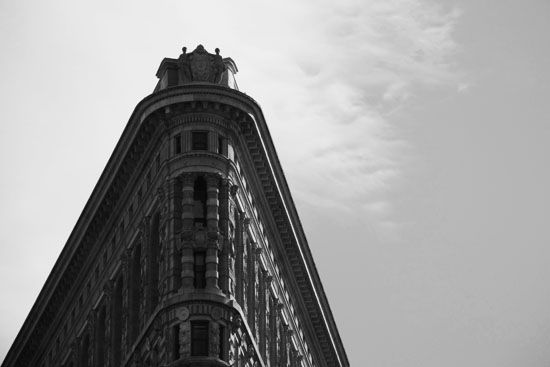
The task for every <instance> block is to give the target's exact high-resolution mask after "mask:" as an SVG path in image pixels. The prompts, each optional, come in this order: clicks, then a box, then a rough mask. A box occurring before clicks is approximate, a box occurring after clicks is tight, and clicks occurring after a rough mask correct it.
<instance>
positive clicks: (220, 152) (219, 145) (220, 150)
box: [218, 136, 223, 154]
mask: <svg viewBox="0 0 550 367" xmlns="http://www.w3.org/2000/svg"><path fill="white" fill-rule="evenodd" d="M218 154H223V137H221V136H220V137H218Z"/></svg>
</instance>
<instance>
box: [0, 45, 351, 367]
mask: <svg viewBox="0 0 550 367" xmlns="http://www.w3.org/2000/svg"><path fill="white" fill-rule="evenodd" d="M236 72H237V67H236V65H235V63H234V62H233V60H231V59H230V58H222V57H221V56H220V55H219V50H218V49H216V52H215V54H211V53H208V52H207V51H206V50H205V49H204V48H203V47H202V46H200V45H199V46H198V47H197V48H196V49H195V50H194V51H193V52H190V53H188V52H187V50H186V49H185V48H184V49H183V53H182V54H181V55H180V57H179V58H178V59H170V58H165V59H164V60H163V61H162V63H161V65H160V67H159V69H158V72H157V77H158V78H159V81H158V84H157V86H156V88H155V90H154V92H153V93H152V94H151V95H149V96H147V97H146V98H144V99H143V100H142V101H141V102H140V103H139V104H138V105H137V107H136V108H135V110H134V112H133V113H132V116H131V117H130V120H129V122H128V124H127V126H126V128H125V130H124V132H123V134H122V137H121V139H120V141H119V142H118V144H117V146H116V148H115V150H114V152H113V155H112V156H111V158H110V160H109V162H108V163H107V167H106V168H105V170H104V172H103V173H102V175H101V177H100V179H99V182H98V184H97V185H96V187H95V188H94V190H93V192H92V195H91V197H90V199H89V200H88V203H87V204H86V206H85V208H84V210H83V212H82V215H81V216H80V218H79V219H78V222H77V224H76V226H75V228H74V230H73V232H72V233H71V236H70V238H69V240H68V241H67V244H66V245H65V247H64V249H63V250H62V252H61V255H60V257H59V259H58V260H57V262H56V264H55V266H54V268H53V270H52V272H51V274H50V276H49V278H48V279H47V281H46V284H45V286H44V287H43V289H42V291H41V293H40V294H39V297H38V299H37V301H36V302H35V304H34V306H33V308H32V310H31V312H30V314H29V316H28V317H27V319H26V321H25V323H24V325H23V327H22V329H21V330H20V332H19V334H18V336H17V338H16V340H15V342H14V343H13V345H12V347H11V349H10V350H9V352H8V354H7V356H6V358H5V360H4V362H3V364H2V366H3V367H12V366H14V367H15V366H37V367H53V366H61V367H101V366H109V367H119V366H132V367H134V366H143V367H159V366H167V367H168V366H169V367H179V366H220V367H221V366H235V367H245V366H247V367H252V366H255V367H260V366H261V367H268V366H269V367H275V366H281V367H283V366H284V367H313V366H315V367H322V366H327V367H332V366H349V362H348V360H347V357H346V354H345V351H344V348H343V345H342V342H341V340H340V337H339V335H338V331H337V328H336V324H335V322H334V320H333V317H332V314H331V311H330V308H329V305H328V303H327V300H326V297H325V294H324V291H323V288H322V285H321V282H320V279H319V276H318V274H317V271H316V269H315V264H314V262H313V259H312V256H311V253H310V250H309V247H308V245H307V241H306V239H305V236H304V232H303V229H302V227H301V224H300V221H299V218H298V215H297V213H296V209H295V207H294V204H293V201H292V198H291V196H290V192H289V188H288V186H287V183H286V180H285V178H284V175H283V172H282V169H281V166H280V163H279V160H278V158H277V155H276V153H275V149H274V146H273V142H272V140H271V137H270V135H269V131H268V129H267V125H266V122H265V119H264V116H263V114H262V111H261V109H260V107H259V106H258V104H257V103H256V102H255V101H254V100H253V99H252V98H250V97H249V96H247V95H246V94H244V93H241V92H239V91H238V88H237V84H236V82H235V77H234V76H235V73H236Z"/></svg>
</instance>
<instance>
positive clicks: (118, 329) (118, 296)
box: [112, 275, 123, 366]
mask: <svg viewBox="0 0 550 367" xmlns="http://www.w3.org/2000/svg"><path fill="white" fill-rule="evenodd" d="M122 288H123V287H122V276H120V275H119V276H118V280H117V282H116V285H115V292H114V297H113V316H112V317H113V334H112V335H113V352H112V353H113V361H114V365H115V366H119V365H120V360H121V343H122Z"/></svg>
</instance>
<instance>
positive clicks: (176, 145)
mask: <svg viewBox="0 0 550 367" xmlns="http://www.w3.org/2000/svg"><path fill="white" fill-rule="evenodd" d="M174 152H175V153H176V154H180V153H181V135H180V134H177V135H176V136H174Z"/></svg>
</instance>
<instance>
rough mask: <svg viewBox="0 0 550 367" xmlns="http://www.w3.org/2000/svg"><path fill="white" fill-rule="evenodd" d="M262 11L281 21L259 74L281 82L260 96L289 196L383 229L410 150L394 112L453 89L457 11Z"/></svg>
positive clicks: (397, 6) (411, 6) (380, 6)
mask: <svg viewBox="0 0 550 367" xmlns="http://www.w3.org/2000/svg"><path fill="white" fill-rule="evenodd" d="M268 11H273V12H274V13H275V14H272V15H274V18H276V19H277V20H278V21H280V24H279V29H278V32H275V33H269V34H268V37H267V38H265V41H266V42H269V43H270V45H271V47H273V48H275V49H276V51H277V52H273V53H272V54H270V55H269V59H270V63H269V65H266V67H265V69H266V70H269V71H266V70H263V71H262V72H270V73H272V74H275V78H276V80H277V82H275V83H273V82H270V83H269V85H266V86H264V87H263V88H260V89H261V91H260V93H259V94H260V95H266V94H267V95H269V100H270V101H271V103H270V104H269V105H267V106H264V107H265V108H266V109H267V110H268V111H267V115H268V116H269V124H270V127H271V130H272V131H273V134H274V136H275V138H276V140H277V141H276V144H278V146H280V147H281V148H280V149H279V153H280V155H281V158H282V160H283V166H284V167H285V170H286V171H287V173H288V177H289V179H290V180H291V186H292V187H293V191H294V192H295V196H296V197H297V199H298V200H301V201H303V202H306V203H307V204H309V205H313V206H323V207H331V208H334V209H335V210H342V211H346V210H349V209H350V208H354V209H353V210H358V209H359V210H362V211H364V212H365V213H366V214H368V215H371V216H373V217H374V219H376V218H378V220H379V221H380V223H382V221H385V223H387V220H388V218H387V216H388V215H389V214H390V213H391V205H389V203H388V200H387V196H386V195H387V194H388V192H389V190H390V189H391V188H392V186H393V185H394V184H395V183H396V180H398V179H399V177H400V175H401V168H402V164H403V160H404V159H405V157H406V155H407V154H408V152H409V151H410V148H411V147H410V146H409V145H408V143H407V141H404V140H401V139H400V138H399V137H398V134H397V128H396V126H393V125H392V123H391V121H390V117H389V116H390V113H391V111H393V110H395V109H398V108H401V107H402V106H404V105H406V104H407V102H408V101H409V100H410V98H411V96H414V94H415V91H417V90H418V88H421V87H424V86H431V87H433V86H437V87H439V86H452V87H453V88H456V85H457V84H458V81H457V76H456V74H455V72H454V67H453V65H452V56H453V54H454V53H455V52H456V51H457V44H456V43H455V41H454V40H453V36H452V32H453V29H454V26H455V24H456V22H457V20H458V18H459V16H460V11H459V10H457V9H455V8H453V9H445V8H443V7H441V6H439V5H437V4H436V3H435V2H429V1H422V0H394V1H387V0H375V1H353V0H351V1H343V2H338V3H337V4H336V3H335V2H329V1H326V2H324V3H318V2H317V3H316V5H315V6H312V4H305V3H301V4H300V5H293V7H292V11H291V13H289V14H282V13H277V9H275V8H273V9H269V10H268ZM292 34H294V39H295V41H291V42H290V43H289V42H288V40H289V39H293V37H291V35H292ZM283 39H284V40H285V42H284V43H282V42H280V40H283ZM304 45H310V47H307V46H306V47H304ZM281 49H282V50H281ZM282 51H284V52H282ZM262 57H264V60H265V57H266V55H263V56H262ZM289 147H291V148H289Z"/></svg>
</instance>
